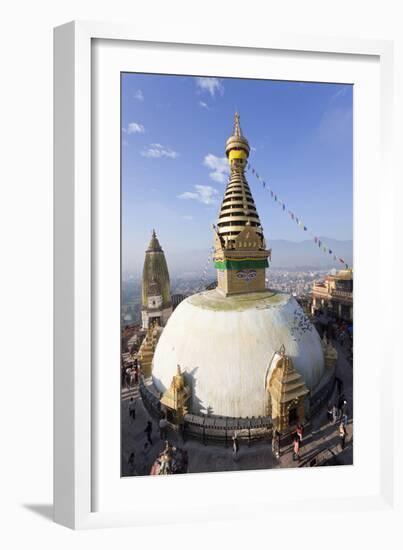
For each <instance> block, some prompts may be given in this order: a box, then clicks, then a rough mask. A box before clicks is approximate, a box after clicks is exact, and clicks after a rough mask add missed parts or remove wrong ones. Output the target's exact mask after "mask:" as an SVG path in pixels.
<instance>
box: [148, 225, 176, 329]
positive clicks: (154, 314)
mask: <svg viewBox="0 0 403 550" xmlns="http://www.w3.org/2000/svg"><path fill="white" fill-rule="evenodd" d="M171 313H172V300H171V288H170V282H169V273H168V266H167V262H166V259H165V254H164V251H163V250H162V248H161V245H160V243H159V241H158V239H157V235H156V234H155V230H154V229H153V232H152V235H151V240H150V244H149V245H148V248H147V250H146V254H145V259H144V267H143V284H142V309H141V319H142V327H143V329H144V330H147V329H148V328H149V326H150V325H151V324H154V323H155V322H156V323H157V324H158V325H159V326H161V327H163V326H165V325H166V323H167V321H168V319H169V316H170V315H171Z"/></svg>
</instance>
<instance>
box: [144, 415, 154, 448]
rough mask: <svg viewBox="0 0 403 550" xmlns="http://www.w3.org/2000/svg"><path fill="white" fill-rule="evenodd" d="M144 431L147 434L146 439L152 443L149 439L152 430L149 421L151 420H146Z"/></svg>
mask: <svg viewBox="0 0 403 550" xmlns="http://www.w3.org/2000/svg"><path fill="white" fill-rule="evenodd" d="M144 431H145V433H146V434H147V441H148V443H149V444H150V445H152V444H153V440H152V439H151V434H152V431H153V424H152V422H151V420H148V421H147V426H146V427H145V430H144Z"/></svg>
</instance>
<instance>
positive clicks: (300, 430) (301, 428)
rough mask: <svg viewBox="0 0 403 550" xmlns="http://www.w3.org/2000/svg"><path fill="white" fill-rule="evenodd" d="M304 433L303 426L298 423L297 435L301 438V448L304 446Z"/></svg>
mask: <svg viewBox="0 0 403 550" xmlns="http://www.w3.org/2000/svg"><path fill="white" fill-rule="evenodd" d="M303 433H304V427H303V425H302V424H300V422H298V424H297V435H298V437H299V444H300V446H302V435H303Z"/></svg>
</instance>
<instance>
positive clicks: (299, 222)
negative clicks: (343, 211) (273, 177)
mask: <svg viewBox="0 0 403 550" xmlns="http://www.w3.org/2000/svg"><path fill="white" fill-rule="evenodd" d="M246 169H247V170H249V169H250V170H251V172H252V174H253V175H254V176H256V178H257V179H258V180H259V181H260V182H261V183H262V186H263V189H265V190H266V191H269V193H270V197H271V198H272V199H274V202H276V203H277V204H279V205H280V206H281V208H282V210H283V212H286V208H287V207H286V203H285V202H284V201H282V200H281V199H280V198H279V197H278V196H277V194H276V193H275V192H274V191H273V189H271V187H270V185H269V184H268V183H267V182H266V181H265V180H263V179H262V178H261V176H259V174H258V173H257V172H256V170H255V168H254V167H253V166H252V165H251V164H250V162H248V163H247V165H246ZM286 213H287V214H288V215H289V216H290V218H291V219H292V220H293V221H295V222H296V224H297V225H298V226H299V227H300V228H301V229H302V230H303V231H306V232H307V233H308V234H309V235H310V236H311V237H312V239H313V241H314V242H315V244H316V245H317V246H318V248H320V250H322V252H324V253H327V254H330V255H333V261H339V262H340V263H342V264H343V265H344V266H345V268H346V269H348V267H349V266H348V264H347V263H346V262H345V261H344V260H343V258H339V257H338V256H337V255H336V254H335V253H334V252H333V250H331V249H330V248H329V247H328V246H326V245H325V244H324V243H323V242H322V241H321V240H320V239H319V237H317V236H316V235H315V234H314V233H312V232H311V231H310V230H309V229H308V227H307V226H306V225H305V224H304V223H303V222H302V220H301V218H299V217H297V216H296V214H295V213H294V212H292V211H291V210H287V212H286Z"/></svg>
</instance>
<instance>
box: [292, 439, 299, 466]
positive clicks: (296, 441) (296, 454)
mask: <svg viewBox="0 0 403 550" xmlns="http://www.w3.org/2000/svg"><path fill="white" fill-rule="evenodd" d="M293 444H294V445H293V447H294V452H293V455H292V459H293V460H294V461H295V460H299V444H300V439H299V435H298V434H297V433H295V434H294V438H293Z"/></svg>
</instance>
